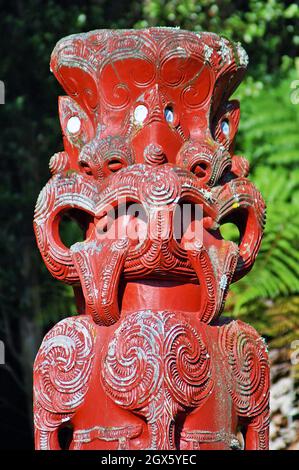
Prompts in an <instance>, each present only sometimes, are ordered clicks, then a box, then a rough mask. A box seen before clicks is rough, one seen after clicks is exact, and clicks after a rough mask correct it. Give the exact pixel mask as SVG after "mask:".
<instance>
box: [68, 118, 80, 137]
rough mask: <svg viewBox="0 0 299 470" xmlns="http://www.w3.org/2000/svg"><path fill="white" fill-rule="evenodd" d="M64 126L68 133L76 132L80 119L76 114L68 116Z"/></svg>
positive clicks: (78, 129) (78, 128)
mask: <svg viewBox="0 0 299 470" xmlns="http://www.w3.org/2000/svg"><path fill="white" fill-rule="evenodd" d="M66 128H67V130H68V132H70V134H77V132H79V131H80V129H81V120H80V119H79V118H78V116H72V117H70V118H69V120H68V122H67V125H66Z"/></svg>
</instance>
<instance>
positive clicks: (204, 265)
mask: <svg viewBox="0 0 299 470" xmlns="http://www.w3.org/2000/svg"><path fill="white" fill-rule="evenodd" d="M247 62H248V59H247V55H246V52H245V51H244V49H243V48H242V47H241V46H240V44H237V45H235V44H232V43H231V42H229V41H228V40H227V39H224V38H221V37H219V36H217V35H215V34H210V33H200V34H195V33H191V32H187V31H181V30H179V29H171V28H150V29H148V30H136V31H125V30H124V31H108V30H102V31H94V32H90V33H86V34H79V35H73V36H70V37H68V38H65V39H62V40H61V41H60V42H59V43H58V44H57V45H56V47H55V49H54V51H53V54H52V58H51V70H52V71H53V73H54V74H55V76H56V77H57V79H58V80H59V82H60V83H61V85H62V86H63V88H64V89H65V91H66V92H67V94H68V96H63V97H60V99H59V114H60V122H61V127H62V133H63V140H64V152H60V153H58V154H55V155H54V157H52V159H51V162H50V169H51V171H52V173H53V176H52V178H51V179H50V181H49V183H48V184H47V185H46V186H45V188H44V189H43V191H42V192H41V195H40V197H39V199H38V202H37V206H36V213H35V231H36V236H37V241H38V245H39V249H40V251H41V253H42V256H43V258H44V261H45V263H46V265H47V267H48V269H49V270H50V272H51V273H52V274H53V275H54V276H55V277H56V278H58V279H60V280H62V281H64V282H67V283H70V284H72V285H74V286H81V288H82V292H83V295H84V299H85V304H86V310H87V312H90V313H91V314H92V315H93V318H94V320H95V321H96V322H97V323H99V324H108V325H109V324H112V323H114V322H115V321H117V319H118V318H119V311H118V304H117V292H118V289H119V282H120V280H121V279H124V280H141V279H165V278H166V279H169V280H171V279H174V280H176V282H182V283H183V282H186V280H188V281H190V282H194V283H199V285H200V286H201V308H200V312H199V314H198V315H199V319H200V320H201V321H204V322H207V323H209V322H211V321H212V320H213V319H215V318H216V317H217V316H218V315H219V314H220V313H221V310H222V308H223V305H224V301H225V297H226V294H227V291H228V287H229V284H230V283H231V282H233V281H236V280H238V279H239V278H241V277H242V276H244V275H245V274H246V273H247V272H248V271H249V270H250V268H251V267H252V265H253V263H254V260H255V258H256V255H257V252H258V249H259V246H260V242H261V237H262V231H263V224H264V216H265V205H264V202H263V200H262V198H261V195H260V193H259V192H258V191H257V190H256V188H255V187H254V185H253V184H252V183H251V182H250V181H249V180H247V178H246V176H247V175H248V171H249V164H248V162H247V160H246V159H245V158H244V157H240V156H236V155H234V142H235V137H236V133H237V129H238V124H239V117H240V111H239V103H238V102H237V101H236V100H231V101H230V97H231V95H232V93H233V92H234V90H235V89H236V87H237V86H238V85H239V83H240V81H241V80H242V77H243V75H244V72H245V69H246V66H247ZM184 209H186V211H187V218H188V216H189V219H188V220H187V222H186V220H185V219H184V217H185V215H186V214H185V215H184ZM70 210H72V215H73V217H75V218H76V219H77V220H78V222H79V223H80V224H81V225H82V226H83V227H84V229H85V233H86V239H85V241H84V242H81V243H77V244H75V245H73V246H72V247H70V248H67V247H65V246H64V245H63V243H62V241H61V239H60V236H59V221H60V218H61V216H62V215H63V214H65V212H67V211H70ZM185 222H186V223H185ZM226 222H233V223H235V224H236V225H237V226H238V228H239V232H240V241H239V244H238V245H237V244H236V243H234V242H233V241H227V240H224V239H223V238H222V236H221V232H220V230H219V228H220V226H221V225H222V224H223V223H226ZM178 228H179V229H180V230H179V233H177V229H178Z"/></svg>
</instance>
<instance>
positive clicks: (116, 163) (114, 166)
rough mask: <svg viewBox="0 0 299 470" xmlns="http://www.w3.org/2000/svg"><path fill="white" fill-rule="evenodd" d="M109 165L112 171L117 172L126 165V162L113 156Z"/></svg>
mask: <svg viewBox="0 0 299 470" xmlns="http://www.w3.org/2000/svg"><path fill="white" fill-rule="evenodd" d="M107 167H108V169H109V170H110V171H111V173H116V172H117V171H119V170H121V169H122V168H123V167H124V163H123V162H122V161H120V160H117V159H116V158H112V159H111V160H109V162H108V164H107Z"/></svg>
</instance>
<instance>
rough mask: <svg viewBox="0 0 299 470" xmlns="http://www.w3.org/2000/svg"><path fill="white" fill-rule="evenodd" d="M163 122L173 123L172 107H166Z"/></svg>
mask: <svg viewBox="0 0 299 470" xmlns="http://www.w3.org/2000/svg"><path fill="white" fill-rule="evenodd" d="M164 116H165V120H166V121H167V122H173V120H174V112H173V108H172V106H167V107H166V108H165V110H164Z"/></svg>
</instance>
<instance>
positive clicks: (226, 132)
mask: <svg viewBox="0 0 299 470" xmlns="http://www.w3.org/2000/svg"><path fill="white" fill-rule="evenodd" d="M221 130H222V132H223V134H224V135H225V136H226V137H228V136H229V131H230V128H229V122H228V121H227V120H226V119H225V120H224V121H222V123H221Z"/></svg>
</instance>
